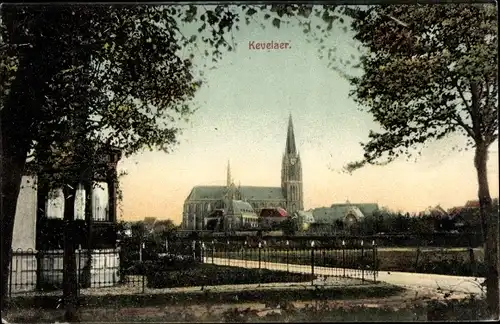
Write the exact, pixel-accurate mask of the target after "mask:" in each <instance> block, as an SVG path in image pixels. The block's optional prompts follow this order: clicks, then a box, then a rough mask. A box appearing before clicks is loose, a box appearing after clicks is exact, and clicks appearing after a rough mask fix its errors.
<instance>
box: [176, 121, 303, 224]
mask: <svg viewBox="0 0 500 324" xmlns="http://www.w3.org/2000/svg"><path fill="white" fill-rule="evenodd" d="M231 201H236V204H239V203H238V201H243V202H247V203H248V204H249V205H250V206H251V207H252V210H253V211H254V212H255V213H256V214H259V213H260V211H261V210H262V209H263V208H276V207H280V208H283V209H285V210H287V211H288V212H289V213H293V212H295V211H298V210H303V209H304V193H303V189H302V163H301V160H300V154H299V152H298V150H297V147H296V145H295V135H294V129H293V122H292V116H291V115H290V117H289V120H288V131H287V136H286V144H285V152H284V154H283V159H282V165H281V186H280V187H254V186H236V185H235V184H234V182H233V179H232V178H231V168H230V166H229V163H228V166H227V182H226V186H203V185H202V186H195V187H194V188H193V189H192V190H191V192H190V193H189V195H188V197H187V198H186V200H185V202H184V211H183V215H182V225H183V229H186V230H202V229H204V227H205V226H206V224H207V221H206V220H205V219H206V218H207V217H208V216H209V215H210V214H211V213H212V211H214V210H226V211H227V210H228V209H229V208H233V209H234V207H235V205H234V203H232V205H231V204H230V202H231ZM245 210H246V208H245Z"/></svg>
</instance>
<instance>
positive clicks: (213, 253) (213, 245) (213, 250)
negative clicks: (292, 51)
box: [212, 240, 215, 264]
mask: <svg viewBox="0 0 500 324" xmlns="http://www.w3.org/2000/svg"><path fill="white" fill-rule="evenodd" d="M214 255H215V242H214V241H213V240H212V264H214Z"/></svg>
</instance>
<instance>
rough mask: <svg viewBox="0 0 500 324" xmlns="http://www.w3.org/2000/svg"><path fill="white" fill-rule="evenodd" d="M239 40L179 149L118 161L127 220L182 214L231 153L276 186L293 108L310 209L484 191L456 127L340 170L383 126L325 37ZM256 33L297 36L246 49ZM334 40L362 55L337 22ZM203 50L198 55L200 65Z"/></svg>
mask: <svg viewBox="0 0 500 324" xmlns="http://www.w3.org/2000/svg"><path fill="white" fill-rule="evenodd" d="M256 19H259V18H258V17H256ZM186 28H188V27H186ZM335 31H336V32H335ZM234 39H235V42H236V51H234V52H228V53H225V55H224V57H223V59H222V61H221V62H219V63H218V64H217V68H216V69H212V70H207V71H205V77H206V80H207V82H206V83H205V84H204V85H203V86H202V88H201V89H200V90H199V92H198V93H197V95H196V97H195V100H194V103H193V104H195V105H197V106H198V107H199V110H198V111H197V112H196V113H195V114H194V115H193V116H192V117H191V121H190V122H189V123H188V124H186V125H185V129H184V131H183V134H182V135H181V136H180V137H179V141H180V144H179V145H178V146H176V147H174V149H173V152H171V153H169V154H166V153H164V152H141V153H138V154H136V155H134V156H132V157H129V158H125V159H123V160H121V161H120V163H119V169H120V170H125V171H126V172H127V175H126V176H124V177H123V178H122V180H121V184H120V185H121V187H122V190H123V201H122V203H121V207H120V210H119V215H120V217H121V218H122V219H124V220H140V219H143V218H144V217H156V218H158V219H167V218H168V219H172V220H173V221H174V222H175V223H177V224H179V223H180V222H181V220H182V207H183V204H184V200H185V199H186V197H187V196H188V195H189V193H190V190H191V189H192V187H193V186H196V185H225V183H226V166H227V163H228V160H229V161H230V164H231V173H232V176H233V178H234V180H235V183H236V184H238V183H241V185H255V186H280V181H281V180H280V176H281V158H282V154H283V151H284V148H285V140H286V131H287V123H288V116H289V114H291V115H292V117H293V123H294V130H295V138H296V141H297V147H298V150H299V152H300V156H301V160H302V168H303V169H302V172H303V190H304V207H305V209H309V208H315V207H323V206H329V205H331V204H332V203H342V202H345V201H346V200H349V201H350V202H353V203H369V202H373V203H378V204H379V205H380V206H384V207H387V208H389V209H392V210H397V211H404V212H419V211H422V210H424V209H426V208H427V207H429V206H436V205H438V204H439V205H441V206H442V207H444V208H450V207H453V206H461V205H463V204H465V202H466V201H467V200H471V199H475V197H477V179H476V174H475V169H474V165H473V151H462V152H459V151H455V150H453V149H452V147H454V146H456V145H459V146H463V144H465V138H463V137H460V136H451V137H448V138H446V139H444V140H441V141H439V142H434V143H431V144H430V145H428V147H427V148H425V149H424V150H423V152H422V156H421V157H420V158H419V159H418V160H417V161H414V160H411V161H407V160H405V159H401V160H397V161H395V162H393V163H392V164H389V165H386V166H367V167H364V168H363V169H360V170H358V171H356V172H354V173H353V174H352V175H348V174H342V173H340V172H339V170H340V169H341V168H342V167H343V166H344V165H345V164H346V163H348V162H350V161H353V160H358V159H360V158H361V157H362V154H363V151H362V148H361V145H360V142H365V141H367V139H368V133H369V131H370V130H371V129H373V130H377V129H379V128H378V125H377V124H376V123H375V122H374V121H373V118H372V117H371V116H370V115H369V114H368V113H367V112H363V111H362V110H361V109H360V108H361V107H359V106H357V105H356V103H355V102H354V101H353V100H352V99H351V98H349V91H350V89H351V87H350V85H349V83H348V82H347V81H346V80H345V79H344V78H343V77H342V76H340V75H339V74H338V73H337V72H335V71H333V70H332V69H329V68H327V63H328V61H327V60H326V59H321V58H320V56H319V55H318V53H317V48H318V44H317V43H315V42H311V43H308V42H307V41H306V36H305V35H304V34H303V32H302V28H300V27H298V26H290V27H281V28H280V29H276V28H270V27H267V28H265V29H262V28H261V27H260V26H258V24H250V25H249V26H244V27H243V28H241V29H240V31H239V32H235V33H234ZM251 41H255V42H268V41H274V42H287V43H289V44H290V45H289V46H288V48H286V49H280V50H255V49H250V48H249V42H251ZM329 41H330V42H331V43H330V44H332V45H335V46H336V47H337V49H338V50H337V54H336V55H338V56H339V57H345V58H347V57H349V55H350V54H351V53H357V52H356V50H355V49H354V48H353V40H352V36H351V35H350V33H349V32H347V33H345V32H341V31H340V29H336V28H334V32H333V35H332V37H331V38H330V39H329ZM200 47H203V46H202V45H201V44H200ZM202 59H203V58H199V59H198V61H195V63H196V64H198V66H201V64H202V63H203V62H202ZM497 147H498V146H497V144H496V143H495V144H493V145H492V149H491V150H490V159H489V162H488V167H489V173H488V176H489V181H490V189H491V194H492V196H493V197H498V187H499V183H498V150H497Z"/></svg>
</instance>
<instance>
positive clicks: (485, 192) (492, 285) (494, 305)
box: [474, 143, 500, 319]
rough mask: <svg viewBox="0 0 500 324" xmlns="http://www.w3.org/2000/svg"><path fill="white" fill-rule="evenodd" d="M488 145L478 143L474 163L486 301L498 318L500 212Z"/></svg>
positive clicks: (499, 296) (492, 313)
mask: <svg viewBox="0 0 500 324" xmlns="http://www.w3.org/2000/svg"><path fill="white" fill-rule="evenodd" d="M487 161H488V146H487V145H486V144H483V143H478V144H477V145H476V152H475V157H474V164H475V167H476V171H477V178H478V185H479V190H478V198H479V208H480V209H479V210H480V215H481V222H482V223H483V224H485V227H484V230H483V231H484V233H483V235H484V237H485V245H484V262H485V265H486V301H487V303H488V309H489V312H490V314H491V316H493V318H496V319H498V316H499V314H500V290H499V278H498V274H499V271H498V270H499V269H498V268H499V264H498V238H499V224H498V212H495V211H494V210H493V204H492V200H491V195H490V190H489V186H488V173H487Z"/></svg>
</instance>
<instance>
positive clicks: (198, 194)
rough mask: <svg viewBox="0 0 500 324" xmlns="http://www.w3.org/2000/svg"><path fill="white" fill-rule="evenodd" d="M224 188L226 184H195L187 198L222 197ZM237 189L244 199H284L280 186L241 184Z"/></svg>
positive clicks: (206, 198)
mask: <svg viewBox="0 0 500 324" xmlns="http://www.w3.org/2000/svg"><path fill="white" fill-rule="evenodd" d="M226 189H227V187H226V186H195V187H193V189H191V193H190V194H189V196H188V197H187V200H219V199H223V198H224V193H225V192H226ZM239 190H240V192H241V195H242V198H243V199H245V200H285V198H284V197H283V192H282V190H281V187H254V186H241V187H240V188H239Z"/></svg>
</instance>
